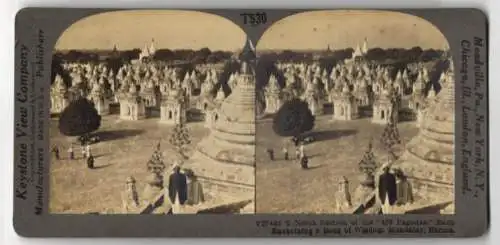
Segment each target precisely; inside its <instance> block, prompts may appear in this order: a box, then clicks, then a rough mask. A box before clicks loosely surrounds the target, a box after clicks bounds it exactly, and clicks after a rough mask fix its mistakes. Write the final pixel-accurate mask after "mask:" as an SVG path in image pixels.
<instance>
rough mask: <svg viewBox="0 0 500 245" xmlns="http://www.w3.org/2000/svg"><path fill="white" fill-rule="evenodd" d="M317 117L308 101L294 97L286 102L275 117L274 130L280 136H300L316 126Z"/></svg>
mask: <svg viewBox="0 0 500 245" xmlns="http://www.w3.org/2000/svg"><path fill="white" fill-rule="evenodd" d="M314 122H315V118H314V116H313V115H312V112H311V110H309V106H308V104H307V102H305V101H302V100H300V99H292V100H290V101H287V102H285V104H283V106H281V108H280V109H279V110H278V112H276V114H275V115H274V119H273V130H274V132H275V133H276V134H278V135H280V136H285V137H287V136H294V137H299V136H300V135H301V134H302V133H305V132H307V131H310V130H312V129H313V128H314Z"/></svg>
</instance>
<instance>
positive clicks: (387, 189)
mask: <svg viewBox="0 0 500 245" xmlns="http://www.w3.org/2000/svg"><path fill="white" fill-rule="evenodd" d="M383 170H384V173H383V174H382V175H380V177H379V180H378V197H379V199H380V201H381V202H382V204H385V200H386V198H387V200H389V205H391V206H392V205H394V203H396V200H397V188H396V177H395V176H394V174H392V173H390V172H389V167H384V168H383Z"/></svg>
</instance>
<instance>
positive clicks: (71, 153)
mask: <svg viewBox="0 0 500 245" xmlns="http://www.w3.org/2000/svg"><path fill="white" fill-rule="evenodd" d="M68 155H69V159H70V160H73V159H75V153H74V152H73V144H70V145H69V148H68Z"/></svg>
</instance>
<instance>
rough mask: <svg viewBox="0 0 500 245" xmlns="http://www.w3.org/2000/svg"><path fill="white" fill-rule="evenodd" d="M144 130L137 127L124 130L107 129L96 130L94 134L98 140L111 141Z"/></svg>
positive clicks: (140, 132)
mask: <svg viewBox="0 0 500 245" xmlns="http://www.w3.org/2000/svg"><path fill="white" fill-rule="evenodd" d="M143 132H144V130H138V129H124V130H109V131H102V132H97V133H96V134H95V135H97V136H99V141H101V142H102V141H111V140H117V139H122V138H127V137H132V136H136V135H139V134H142V133H143Z"/></svg>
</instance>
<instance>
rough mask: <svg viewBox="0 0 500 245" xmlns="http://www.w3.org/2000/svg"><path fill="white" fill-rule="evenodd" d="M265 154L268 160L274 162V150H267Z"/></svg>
mask: <svg viewBox="0 0 500 245" xmlns="http://www.w3.org/2000/svg"><path fill="white" fill-rule="evenodd" d="M267 154H268V155H269V160H271V161H274V150H273V149H271V148H268V149H267Z"/></svg>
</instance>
